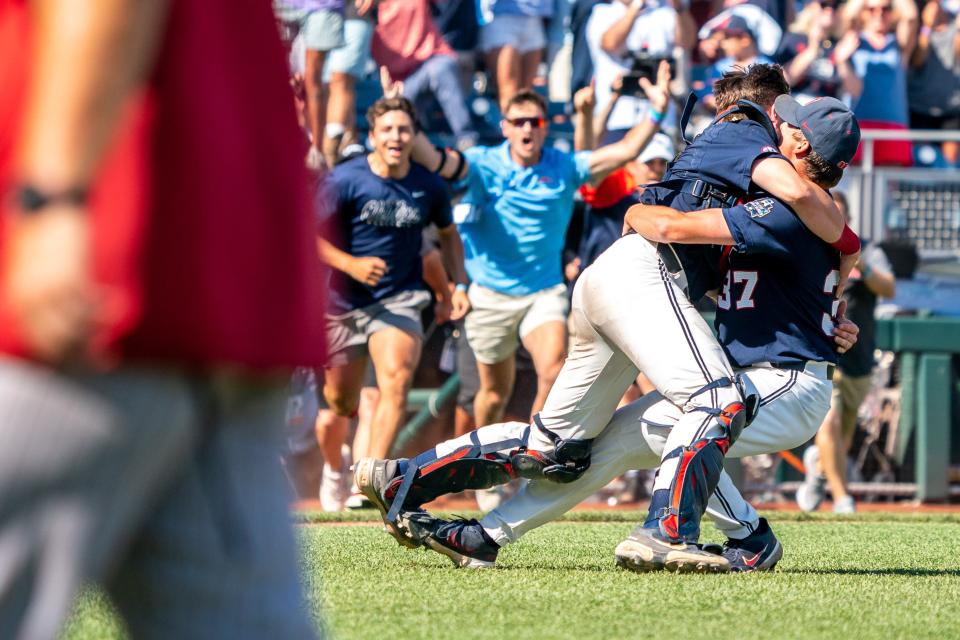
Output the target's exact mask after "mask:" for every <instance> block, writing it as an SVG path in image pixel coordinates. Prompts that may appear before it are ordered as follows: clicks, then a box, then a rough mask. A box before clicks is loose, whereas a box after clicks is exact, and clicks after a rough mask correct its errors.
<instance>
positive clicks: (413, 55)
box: [371, 0, 454, 80]
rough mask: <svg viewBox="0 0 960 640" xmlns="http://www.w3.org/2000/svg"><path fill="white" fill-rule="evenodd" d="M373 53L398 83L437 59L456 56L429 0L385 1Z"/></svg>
mask: <svg viewBox="0 0 960 640" xmlns="http://www.w3.org/2000/svg"><path fill="white" fill-rule="evenodd" d="M371 54H372V55H373V59H374V60H376V62H377V65H378V66H386V67H387V70H389V71H390V76H391V77H392V78H393V79H394V80H403V79H405V78H407V77H408V76H410V75H411V74H412V73H413V72H414V71H416V70H417V69H419V68H420V65H422V64H423V63H424V62H426V61H427V60H429V59H430V58H432V57H433V56H437V55H444V56H452V55H454V54H453V49H451V48H450V45H448V44H447V42H446V41H445V40H444V39H443V35H442V34H441V33H440V30H439V29H437V25H436V23H434V21H433V18H432V17H431V16H430V7H429V5H428V3H427V0H381V1H380V2H379V3H378V4H377V26H376V28H375V29H374V31H373V41H372V42H371Z"/></svg>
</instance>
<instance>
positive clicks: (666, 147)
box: [637, 133, 676, 162]
mask: <svg viewBox="0 0 960 640" xmlns="http://www.w3.org/2000/svg"><path fill="white" fill-rule="evenodd" d="M675 155H676V150H675V149H674V148H673V140H671V139H670V136H668V135H667V134H665V133H658V134H656V135H654V136H653V137H652V138H650V142H648V143H647V146H645V147H644V148H643V151H641V152H640V155H639V156H638V157H637V160H638V161H639V162H650V161H651V160H656V159H658V158H662V159H663V160H666V161H667V162H669V161H670V160H673V156H675Z"/></svg>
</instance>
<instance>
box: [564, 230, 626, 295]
mask: <svg viewBox="0 0 960 640" xmlns="http://www.w3.org/2000/svg"><path fill="white" fill-rule="evenodd" d="M624 228H626V223H624ZM580 264H581V262H580V258H574V259H573V260H571V261H570V262H568V263H567V264H566V265H565V266H564V267H563V277H564V278H566V279H567V282H573V281H574V280H575V279H576V277H577V276H578V275H580Z"/></svg>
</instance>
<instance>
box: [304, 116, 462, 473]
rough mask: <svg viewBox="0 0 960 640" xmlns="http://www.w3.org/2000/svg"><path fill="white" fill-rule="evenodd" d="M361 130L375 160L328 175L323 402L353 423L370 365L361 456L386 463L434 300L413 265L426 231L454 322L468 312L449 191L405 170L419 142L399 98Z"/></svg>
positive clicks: (413, 167)
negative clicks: (447, 277) (333, 234)
mask: <svg viewBox="0 0 960 640" xmlns="http://www.w3.org/2000/svg"><path fill="white" fill-rule="evenodd" d="M367 121H368V123H369V125H370V135H369V142H370V145H371V146H372V148H373V152H372V153H370V154H369V155H367V156H359V157H356V158H354V159H352V160H348V161H346V162H344V163H343V164H341V165H339V166H337V167H336V168H335V169H334V170H333V171H332V172H331V174H330V188H331V191H332V193H333V195H334V197H335V198H336V202H337V212H336V221H337V227H338V230H339V232H340V234H339V237H337V238H336V239H335V241H334V242H329V241H326V240H324V239H322V238H320V239H319V240H318V244H319V246H320V252H321V257H322V258H323V260H324V261H325V262H326V263H327V264H329V265H331V266H332V267H333V268H334V270H335V271H334V273H333V274H332V276H333V278H332V279H331V289H332V290H331V302H332V305H331V311H330V313H329V314H328V316H327V336H328V342H329V348H330V357H329V361H328V363H327V369H326V382H325V385H324V396H325V397H326V400H327V402H328V404H329V405H330V408H331V409H333V410H334V411H335V412H336V413H337V414H339V415H345V416H349V415H352V414H353V413H354V412H355V411H356V410H357V405H358V402H359V393H360V388H361V384H362V382H363V374H364V371H365V369H366V366H367V360H368V358H370V359H372V360H373V365H374V370H375V372H376V377H377V387H378V388H379V389H380V401H379V402H378V404H377V410H376V415H375V417H374V424H375V425H376V428H377V432H376V433H374V434H372V436H371V438H372V441H371V444H370V448H369V449H368V451H367V455H370V456H375V457H385V456H387V455H388V454H389V452H390V447H391V445H392V444H393V440H394V437H395V436H396V432H397V429H398V428H399V426H400V423H401V422H402V420H403V416H404V413H405V407H406V399H407V391H408V390H409V388H410V383H411V381H412V377H413V371H414V369H415V368H416V366H417V363H418V361H419V359H420V347H421V343H422V339H423V327H422V325H421V321H420V310H421V309H422V308H423V307H424V306H426V305H427V304H428V303H429V301H430V297H431V296H430V294H429V293H427V292H426V291H424V290H423V288H422V287H423V276H422V274H423V269H422V262H421V259H420V258H419V253H420V248H421V246H422V237H421V231H422V228H423V227H424V226H426V225H428V224H435V225H436V226H437V227H438V228H439V237H440V244H441V250H442V253H443V258H444V262H445V263H446V267H447V269H448V270H449V272H450V273H451V274H453V276H454V278H455V282H457V283H458V284H459V285H460V286H459V287H458V288H457V290H456V291H454V293H453V295H452V303H453V312H452V315H451V317H452V318H453V319H455V320H456V319H459V318H461V317H463V315H464V314H465V313H466V312H467V311H468V310H469V306H470V305H469V302H468V301H467V298H466V294H465V293H464V290H465V289H466V286H465V284H464V283H465V282H466V276H465V274H464V271H463V248H462V245H461V243H460V237H459V235H458V234H457V230H456V227H454V226H453V224H452V221H451V218H450V200H449V196H448V195H447V190H446V186H445V185H444V184H443V183H442V181H441V180H440V178H439V177H437V176H436V175H434V174H432V173H430V172H429V171H428V170H427V169H425V168H424V167H423V166H421V165H419V164H416V163H413V162H411V160H410V156H411V153H412V152H413V146H414V139H415V136H416V134H417V130H416V126H417V125H416V116H415V113H414V109H413V106H412V104H411V103H410V102H409V101H408V100H407V99H405V98H399V97H394V98H382V99H380V100H378V101H377V102H375V103H374V105H373V106H372V107H371V108H370V110H369V111H368V112H367Z"/></svg>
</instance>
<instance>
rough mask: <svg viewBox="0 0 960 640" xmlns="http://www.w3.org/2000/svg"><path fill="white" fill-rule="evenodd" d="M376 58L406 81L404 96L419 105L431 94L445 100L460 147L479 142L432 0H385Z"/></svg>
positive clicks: (392, 74)
mask: <svg viewBox="0 0 960 640" xmlns="http://www.w3.org/2000/svg"><path fill="white" fill-rule="evenodd" d="M373 59H374V60H376V62H377V64H378V65H380V66H381V68H382V67H386V69H387V71H388V72H389V74H390V78H391V79H392V80H394V81H400V82H403V95H404V96H406V97H407V98H408V99H410V100H411V101H412V102H414V103H416V102H417V100H418V98H419V97H420V96H421V95H422V94H424V93H426V92H427V91H429V92H431V93H432V94H433V95H434V96H435V97H436V98H437V102H439V103H440V108H441V109H443V115H444V116H445V117H446V119H447V123H448V124H449V125H450V129H451V130H452V131H453V134H454V136H456V138H457V146H458V147H460V148H466V147H469V146H472V145H473V144H474V143H475V142H476V138H477V134H476V132H475V131H474V130H473V127H472V126H471V124H470V112H469V111H468V110H467V105H466V101H465V100H464V98H463V92H462V91H461V89H460V79H459V75H458V68H457V58H456V54H454V52H453V49H451V48H450V46H449V45H448V44H447V43H446V42H445V41H444V39H443V36H441V35H440V32H439V31H438V30H437V27H436V25H435V24H434V23H433V19H432V18H431V17H430V7H429V5H428V2H427V0H381V1H380V2H379V3H378V5H377V26H376V29H375V30H374V33H373Z"/></svg>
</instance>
